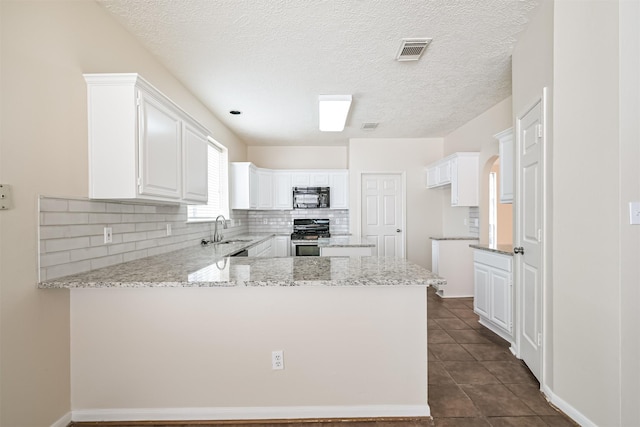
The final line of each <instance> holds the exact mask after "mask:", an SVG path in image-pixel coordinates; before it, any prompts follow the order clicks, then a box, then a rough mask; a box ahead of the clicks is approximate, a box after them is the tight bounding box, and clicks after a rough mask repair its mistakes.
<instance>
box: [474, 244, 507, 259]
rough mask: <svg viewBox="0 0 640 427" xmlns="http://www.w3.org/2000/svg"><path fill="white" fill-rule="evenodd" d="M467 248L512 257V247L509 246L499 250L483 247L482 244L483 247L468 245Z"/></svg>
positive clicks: (487, 246)
mask: <svg viewBox="0 0 640 427" xmlns="http://www.w3.org/2000/svg"><path fill="white" fill-rule="evenodd" d="M501 246H502V245H501ZM469 247H470V248H473V249H478V250H481V251H487V252H493V253H497V254H502V255H509V256H513V246H509V245H504V247H501V248H495V247H490V246H489V245H484V244H483V245H475V244H471V245H469Z"/></svg>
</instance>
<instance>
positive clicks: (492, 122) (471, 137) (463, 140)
mask: <svg viewBox="0 0 640 427" xmlns="http://www.w3.org/2000/svg"><path fill="white" fill-rule="evenodd" d="M512 122H513V118H512V111H511V97H508V98H506V99H505V100H503V101H501V102H499V103H498V104H496V105H494V106H493V107H491V108H490V109H488V110H487V111H485V112H484V113H482V114H480V115H479V116H478V117H476V118H475V119H473V120H471V121H470V122H468V123H465V124H464V125H462V126H461V127H459V128H458V129H456V130H455V131H453V132H451V133H450V134H449V135H447V136H446V137H445V138H444V155H445V156H448V155H449V154H452V153H455V152H459V151H478V152H480V159H479V162H480V165H479V168H478V170H479V173H480V176H479V177H478V185H479V189H478V191H479V192H480V197H479V203H480V206H479V208H480V242H481V243H487V242H488V239H489V217H488V214H489V181H488V180H489V178H488V176H489V175H488V170H489V169H490V168H491V164H492V163H493V161H494V159H493V157H494V156H497V155H498V140H497V139H495V138H494V137H493V135H495V134H496V133H498V132H501V131H503V130H505V129H507V128H510V127H511V126H512ZM444 193H445V200H451V189H450V188H447V189H445V190H444ZM468 214H469V208H466V207H452V206H451V204H450V203H449V204H447V203H445V204H444V207H443V209H442V232H443V235H444V236H466V235H468V226H466V225H465V224H464V220H465V219H466V218H467V217H468V216H469V215H468Z"/></svg>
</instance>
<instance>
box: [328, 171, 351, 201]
mask: <svg viewBox="0 0 640 427" xmlns="http://www.w3.org/2000/svg"><path fill="white" fill-rule="evenodd" d="M330 188H331V189H330V191H331V196H330V197H331V199H330V205H331V206H330V207H331V209H349V173H348V172H332V173H331V176H330Z"/></svg>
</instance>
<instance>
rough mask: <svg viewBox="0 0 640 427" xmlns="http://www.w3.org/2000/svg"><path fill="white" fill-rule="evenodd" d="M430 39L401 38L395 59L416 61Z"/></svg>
mask: <svg viewBox="0 0 640 427" xmlns="http://www.w3.org/2000/svg"><path fill="white" fill-rule="evenodd" d="M429 43H431V39H402V44H401V45H400V49H399V50H398V55H397V56H396V60H397V61H417V60H418V59H420V57H421V56H422V54H423V53H424V51H425V50H427V46H429Z"/></svg>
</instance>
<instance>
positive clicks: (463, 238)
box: [429, 236, 478, 240]
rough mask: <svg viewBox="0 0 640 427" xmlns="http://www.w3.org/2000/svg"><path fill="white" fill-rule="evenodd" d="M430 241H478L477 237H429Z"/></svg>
mask: <svg viewBox="0 0 640 427" xmlns="http://www.w3.org/2000/svg"><path fill="white" fill-rule="evenodd" d="M429 238H430V239H431V240H478V237H473V236H462V237H429Z"/></svg>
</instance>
